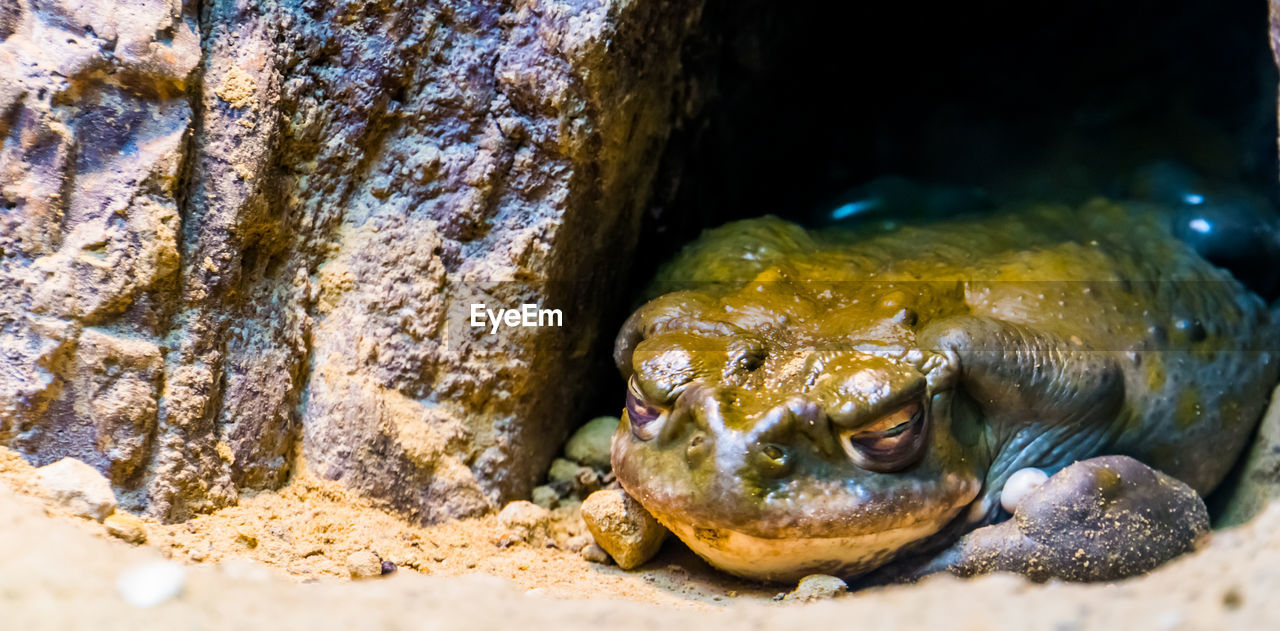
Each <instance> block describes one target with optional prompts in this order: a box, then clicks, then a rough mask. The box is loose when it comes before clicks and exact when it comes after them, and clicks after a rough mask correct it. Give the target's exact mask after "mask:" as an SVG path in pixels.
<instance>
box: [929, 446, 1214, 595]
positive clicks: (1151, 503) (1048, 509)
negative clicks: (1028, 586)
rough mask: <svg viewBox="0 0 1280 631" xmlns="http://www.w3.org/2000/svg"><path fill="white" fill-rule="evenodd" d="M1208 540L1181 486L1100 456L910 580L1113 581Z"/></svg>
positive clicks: (1199, 504) (1199, 510)
mask: <svg viewBox="0 0 1280 631" xmlns="http://www.w3.org/2000/svg"><path fill="white" fill-rule="evenodd" d="M1208 534H1209V514H1208V511H1207V509H1206V508H1205V505H1204V502H1203V501H1202V500H1201V499H1200V496H1199V495H1198V494H1196V492H1195V491H1193V490H1192V489H1191V488H1190V487H1188V486H1187V485H1186V484H1183V483H1182V482H1180V481H1178V480H1176V479H1174V478H1171V477H1169V476H1167V475H1165V474H1163V473H1160V472H1159V471H1156V470H1154V469H1152V468H1150V467H1148V466H1146V465H1144V464H1142V463H1141V462H1138V461H1137V460H1134V459H1133V458H1129V457H1127V456H1101V457H1097V458H1090V459H1088V460H1083V461H1080V462H1077V463H1075V464H1073V465H1071V466H1069V467H1067V468H1065V469H1063V470H1062V471H1059V472H1058V473H1057V474H1056V475H1054V476H1052V477H1050V478H1049V479H1048V481H1046V482H1045V483H1044V484H1043V485H1042V486H1040V487H1039V488H1037V489H1035V490H1034V491H1032V492H1030V493H1029V494H1027V495H1026V496H1025V497H1024V498H1022V499H1021V501H1019V502H1018V505H1017V508H1016V510H1015V511H1014V513H1013V518H1012V519H1009V520H1007V521H1004V522H1002V523H999V524H995V525H992V526H986V527H983V528H979V529H977V530H975V531H973V532H971V533H969V534H968V535H966V536H965V537H963V538H962V539H961V540H960V541H959V542H957V543H956V545H954V546H952V547H951V548H949V549H947V550H946V551H944V552H943V553H942V554H941V555H940V556H938V557H937V558H935V559H934V560H933V561H932V562H930V563H928V564H926V566H925V567H924V568H920V569H919V570H917V572H916V575H917V576H920V575H923V574H926V573H929V572H931V571H939V570H948V571H950V572H952V573H955V574H959V575H961V576H972V575H975V574H985V573H988V572H1001V571H1003V572H1017V573H1020V574H1024V575H1026V576H1027V577H1028V578H1031V579H1032V580H1037V581H1043V580H1048V579H1050V578H1059V579H1065V580H1072V581H1105V580H1116V579H1120V578H1125V577H1128V576H1133V575H1135V574H1141V573H1143V572H1147V571H1150V570H1151V569H1153V568H1155V567H1157V566H1159V565H1160V564H1162V563H1164V562H1165V561H1168V560H1170V559H1172V558H1174V557H1177V556H1179V555H1181V554H1183V553H1185V552H1189V551H1191V550H1194V549H1195V548H1196V547H1197V546H1198V545H1200V543H1201V542H1203V541H1204V540H1205V539H1206V538H1207V537H1208Z"/></svg>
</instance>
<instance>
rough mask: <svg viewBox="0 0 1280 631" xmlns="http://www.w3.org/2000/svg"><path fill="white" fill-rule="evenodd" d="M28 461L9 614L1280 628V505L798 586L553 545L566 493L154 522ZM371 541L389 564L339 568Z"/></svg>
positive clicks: (679, 554) (5, 504)
mask: <svg viewBox="0 0 1280 631" xmlns="http://www.w3.org/2000/svg"><path fill="white" fill-rule="evenodd" d="M30 471H31V469H30V467H29V466H27V465H26V463H25V462H23V461H22V460H21V459H20V458H18V457H17V456H16V455H14V454H12V452H0V481H3V482H4V484H2V485H0V620H4V622H3V623H2V624H0V626H3V628H6V629H66V628H93V629H139V628H171V629H232V628H234V629H257V628H264V629H265V628H270V629H330V628H333V629H353V628H365V629H440V628H462V629H496V628H544V627H546V628H551V627H554V628H562V629H576V628H592V629H600V628H609V629H632V628H635V629H648V630H652V629H654V628H655V626H656V625H661V626H665V627H675V628H686V627H688V628H693V627H696V628H699V629H706V628H721V627H724V628H782V626H783V625H785V626H786V627H787V628H803V627H804V626H805V625H810V624H813V625H819V624H820V625H832V624H835V625H839V626H840V627H841V628H845V627H849V626H850V625H851V624H853V623H855V622H856V624H857V627H859V628H875V629H916V628H934V629H937V628H945V629H948V630H954V631H965V630H968V629H1053V630H1055V631H1067V630H1074V629H1113V628H1117V627H1118V626H1120V625H1124V626H1126V627H1130V628H1133V629H1162V630H1174V629H1221V628H1228V627H1230V628H1240V629H1258V628H1280V598H1276V597H1275V596H1274V595H1275V594H1277V593H1280V505H1277V506H1275V507H1273V508H1272V509H1271V510H1269V511H1268V512H1266V513H1265V514H1263V515H1262V516H1260V517H1259V518H1257V519H1256V520H1254V521H1253V522H1251V523H1249V524H1247V525H1246V526H1244V527H1242V528H1238V529H1235V530H1228V531H1219V532H1217V533H1215V534H1214V537H1213V538H1212V540H1211V541H1210V542H1209V544H1208V545H1207V547H1206V548H1204V549H1203V550H1201V551H1199V552H1197V553H1196V554H1194V555H1191V556H1188V557H1185V558H1183V559H1180V560H1178V561H1176V562H1174V563H1171V564H1169V565H1167V566H1165V567H1164V568H1161V569H1160V570H1158V571H1157V572H1155V573H1153V574H1151V575H1149V576H1144V577H1141V578H1138V579H1134V580H1129V581H1125V582H1121V583H1116V584H1094V585H1072V584H1063V583H1049V584H1045V585H1037V584H1032V583H1028V582H1027V581H1024V580H1023V579H1021V578H1018V577H1014V576H989V577H984V578H979V579H972V580H961V579H957V578H953V577H950V576H937V577H932V578H930V579H927V580H925V581H923V582H922V583H920V584H917V585H907V586H899V587H892V588H884V589H877V590H869V591H864V592H860V593H856V594H851V595H847V596H844V597H841V598H838V599H835V600H832V601H827V602H821V603H813V604H808V605H801V604H794V603H780V602H775V601H774V600H773V596H774V595H775V594H777V593H778V592H779V590H780V587H779V586H761V585H752V584H748V583H743V582H740V581H735V580H732V579H729V578H726V577H725V576H723V575H721V574H718V573H716V572H714V571H713V570H711V569H710V568H708V567H707V566H706V565H705V564H703V563H702V562H700V561H699V560H698V559H697V558H696V557H693V556H692V555H690V554H689V553H688V551H687V550H685V549H684V548H683V547H682V546H680V545H679V544H678V543H676V542H668V544H667V546H666V548H665V549H664V551H663V553H662V554H661V555H660V556H659V557H658V558H657V559H655V560H654V561H651V562H650V563H648V564H646V565H645V566H643V567H642V568H640V569H639V570H636V571H633V572H624V571H622V570H620V569H618V568H617V567H614V566H604V565H597V564H592V563H588V562H586V561H584V560H583V559H582V558H581V557H580V556H579V555H578V554H575V553H571V552H568V551H566V550H562V549H560V548H558V547H557V546H558V545H559V546H564V545H565V544H564V542H565V541H566V540H568V539H571V538H572V537H573V536H575V535H578V534H580V533H581V530H580V529H581V522H580V520H579V518H578V517H577V515H576V513H575V511H574V509H573V507H568V508H565V509H561V510H559V511H558V512H557V515H556V519H555V520H554V523H553V527H552V528H551V531H550V533H549V536H545V537H542V538H541V539H538V538H534V540H533V542H532V543H529V542H525V541H516V542H514V543H513V542H512V540H511V537H510V533H509V531H508V530H507V529H505V528H503V527H502V525H501V524H500V523H499V522H498V520H497V518H496V517H488V518H484V519H479V520H471V521H466V522H456V523H450V524H445V525H441V526H436V527H430V528H418V527H415V526H413V525H411V524H408V523H406V522H404V521H403V520H400V519H398V518H396V517H394V516H391V515H388V514H386V513H383V512H381V511H379V510H377V509H376V508H374V507H373V506H371V505H369V504H368V503H367V502H365V501H363V500H361V499H359V498H355V497H351V496H349V495H348V494H347V493H345V492H344V490H343V489H342V488H340V487H338V486H336V485H333V484H330V483H326V482H322V481H316V480H313V479H310V478H308V477H306V476H305V475H303V476H299V479H297V480H295V481H294V482H293V483H292V484H291V485H290V486H288V487H287V488H285V489H283V490H281V491H279V492H275V493H262V494H259V495H257V496H255V497H251V498H247V499H245V500H244V501H242V503H241V505H240V506H237V507H234V508H229V509H226V510H223V511H219V512H218V513H216V514H213V515H208V516H204V517H201V518H198V519H195V520H192V521H190V522H187V523H185V524H177V525H161V524H156V523H148V524H147V535H148V542H147V544H146V545H142V546H138V545H131V544H127V543H125V542H123V541H119V540H116V539H114V538H112V537H110V536H109V535H107V534H106V533H105V530H104V528H103V526H102V525H101V524H98V523H97V522H93V521H89V520H85V519H80V518H75V517H70V516H67V515H63V514H60V513H59V511H58V509H57V508H54V507H51V506H49V505H47V504H45V503H44V502H43V501H42V500H41V499H40V498H39V497H38V496H37V492H36V489H35V487H34V485H33V484H32V482H31V480H30ZM361 550H367V551H370V552H373V553H374V554H376V555H377V556H379V557H380V558H381V559H383V560H387V561H391V562H393V563H395V564H396V565H397V568H398V569H397V571H396V572H394V573H391V574H388V575H386V576H383V577H379V578H372V579H364V580H350V579H349V578H348V577H349V572H348V570H347V564H346V558H347V556H348V555H349V554H351V553H353V552H358V551H361ZM160 558H170V559H172V560H175V561H180V562H181V563H183V564H185V565H187V566H189V571H188V576H187V581H186V583H185V587H184V589H183V591H182V593H181V594H180V595H179V596H178V597H177V598H174V599H171V600H169V601H166V602H164V603H162V604H160V605H158V606H156V607H153V608H150V609H139V608H136V607H134V606H132V605H129V604H127V603H126V602H125V601H124V600H123V599H122V598H121V596H120V595H119V593H118V591H117V589H116V587H115V581H116V579H117V577H118V576H119V574H120V573H121V571H123V570H125V569H126V568H129V567H133V566H136V565H137V564H139V563H143V562H146V561H148V560H155V559H160Z"/></svg>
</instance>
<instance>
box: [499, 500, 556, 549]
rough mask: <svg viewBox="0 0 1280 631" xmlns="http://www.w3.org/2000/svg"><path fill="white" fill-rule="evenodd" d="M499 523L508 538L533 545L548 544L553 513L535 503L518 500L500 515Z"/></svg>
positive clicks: (507, 506)
mask: <svg viewBox="0 0 1280 631" xmlns="http://www.w3.org/2000/svg"><path fill="white" fill-rule="evenodd" d="M498 523H500V524H502V527H503V528H505V529H506V531H507V534H508V536H510V537H512V538H514V539H517V540H519V541H524V542H525V543H529V544H532V545H542V544H545V543H547V541H548V540H549V538H550V537H551V513H550V512H549V511H548V510H547V509H545V508H543V507H541V506H538V505H537V504H534V503H533V502H527V501H525V500H516V501H514V502H511V503H510V504H507V505H506V506H504V507H503V508H502V511H501V512H499V513H498Z"/></svg>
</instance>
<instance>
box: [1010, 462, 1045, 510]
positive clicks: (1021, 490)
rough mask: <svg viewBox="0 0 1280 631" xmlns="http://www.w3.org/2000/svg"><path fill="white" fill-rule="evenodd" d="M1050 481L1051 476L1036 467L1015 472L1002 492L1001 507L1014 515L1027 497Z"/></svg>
mask: <svg viewBox="0 0 1280 631" xmlns="http://www.w3.org/2000/svg"><path fill="white" fill-rule="evenodd" d="M1048 479H1049V474H1047V473H1045V472H1044V471H1042V470H1040V469H1036V468H1034V467H1027V468H1025V469H1018V470H1017V471H1014V472H1013V475H1011V476H1009V479H1008V480H1006V481H1005V483H1004V488H1003V489H1001V490H1000V506H1003V507H1004V509H1005V510H1007V511H1009V512H1010V513H1012V512H1013V511H1014V510H1016V509H1017V508H1018V505H1019V504H1021V503H1022V500H1023V499H1025V498H1026V497H1027V495H1030V494H1031V492H1032V491H1034V490H1036V489H1038V488H1040V487H1041V486H1043V485H1044V483H1045V481H1047V480H1048Z"/></svg>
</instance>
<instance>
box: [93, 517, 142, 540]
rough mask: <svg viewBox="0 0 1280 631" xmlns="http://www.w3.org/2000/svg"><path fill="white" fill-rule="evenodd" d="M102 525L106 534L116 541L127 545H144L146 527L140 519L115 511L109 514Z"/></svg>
mask: <svg viewBox="0 0 1280 631" xmlns="http://www.w3.org/2000/svg"><path fill="white" fill-rule="evenodd" d="M102 525H104V526H106V527H107V534H109V535H111V536H112V537H115V538H117V539H123V540H125V541H127V542H129V543H146V541H147V527H146V525H144V524H143V523H142V520H141V519H138V518H137V517H135V516H133V515H130V514H129V513H122V512H120V511H116V512H114V513H112V514H111V516H110V517H108V518H107V519H106V521H104V522H102Z"/></svg>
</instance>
